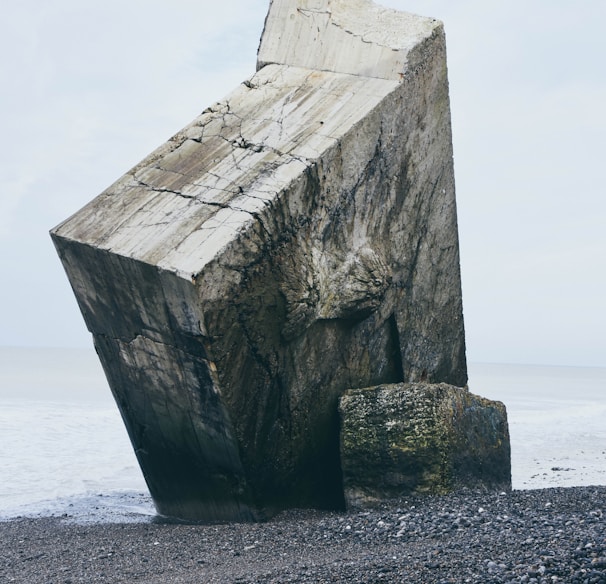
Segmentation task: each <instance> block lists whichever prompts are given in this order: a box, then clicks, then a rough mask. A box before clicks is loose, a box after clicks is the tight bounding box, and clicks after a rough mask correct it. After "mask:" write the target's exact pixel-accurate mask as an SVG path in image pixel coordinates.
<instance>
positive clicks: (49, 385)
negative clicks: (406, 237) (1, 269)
mask: <svg viewBox="0 0 606 584" xmlns="http://www.w3.org/2000/svg"><path fill="white" fill-rule="evenodd" d="M469 388H470V390H471V391H472V392H473V393H476V394H479V395H483V396H484V397H488V398H491V399H498V400H500V401H503V402H504V403H505V405H506V406H507V411H508V418H509V426H510V433H511V445H512V475H513V486H514V488H516V489H532V488H542V487H552V486H582V485H596V484H600V485H604V484H606V424H605V423H604V420H605V419H606V369H603V368H575V367H541V366H524V365H489V364H471V365H470V366H469ZM49 514H52V515H67V516H69V517H74V518H76V519H77V520H79V521H87V520H91V521H98V520H104V521H106V520H110V521H111V520H114V519H115V520H119V521H125V520H131V521H149V520H150V518H151V517H153V515H154V509H153V504H152V503H151V500H150V498H149V494H148V491H147V488H146V485H145V481H144V480H143V476H142V474H141V472H140V470H139V467H138V464H137V461H136V459H135V456H134V454H133V451H132V448H131V446H130V442H129V440H128V437H127V435H126V430H125V429H124V425H123V424H122V420H121V418H120V415H119V413H118V410H117V408H116V406H115V404H114V402H113V398H112V396H111V393H110V391H109V388H108V386H107V383H106V381H105V378H104V376H103V372H102V370H101V367H100V365H99V362H98V360H97V356H96V355H95V353H94V351H93V350H87V349H12V348H0V518H5V519H6V518H9V517H15V516H18V515H24V516H37V515H49Z"/></svg>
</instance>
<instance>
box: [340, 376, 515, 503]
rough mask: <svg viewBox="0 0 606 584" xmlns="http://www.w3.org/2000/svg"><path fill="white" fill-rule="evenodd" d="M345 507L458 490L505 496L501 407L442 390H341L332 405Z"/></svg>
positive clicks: (506, 458)
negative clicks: (335, 410) (334, 406)
mask: <svg viewBox="0 0 606 584" xmlns="http://www.w3.org/2000/svg"><path fill="white" fill-rule="evenodd" d="M339 412H340V416H341V465H342V468H343V485H344V490H345V499H346V501H347V504H348V505H349V506H352V507H360V506H361V507H363V506H366V505H369V504H374V503H376V502H377V501H380V500H383V499H389V498H395V497H400V496H404V495H410V494H444V493H447V492H449V491H452V490H456V489H460V488H463V487H471V488H475V489H477V488H488V489H501V490H502V489H510V488H511V463H510V445H509V430H508V424H507V413H506V410H505V406H504V405H503V404H502V403H500V402H496V401H490V400H487V399H484V398H482V397H478V396H476V395H473V394H472V393H470V392H469V391H468V390H467V389H466V388H462V387H455V386H452V385H448V384H445V383H439V384H431V383H401V384H392V385H380V386H377V387H370V388H364V389H353V390H349V391H346V392H345V393H344V395H343V396H342V397H341V398H340V400H339Z"/></svg>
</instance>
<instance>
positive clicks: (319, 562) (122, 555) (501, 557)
mask: <svg viewBox="0 0 606 584" xmlns="http://www.w3.org/2000/svg"><path fill="white" fill-rule="evenodd" d="M605 512H606V487H603V486H600V487H574V488H556V489H540V490H532V491H512V492H508V493H478V492H469V491H464V492H458V493H454V494H451V495H447V496H443V497H426V498H407V499H402V500H397V501H390V502H389V503H386V504H383V505H381V506H380V507H377V508H374V509H372V510H358V511H349V512H347V513H336V512H320V511H288V512H285V513H282V514H280V515H278V516H276V517H274V518H273V519H272V520H270V521H268V522H265V523H257V524H225V525H183V524H169V523H159V522H157V521H156V522H149V523H101V524H88V523H87V524H83V523H75V522H73V521H72V520H70V518H69V517H62V518H43V519H25V518H22V519H14V520H11V521H7V522H1V523H0V542H1V548H0V549H1V552H0V582H2V583H5V582H27V583H28V584H36V583H44V584H51V583H52V584H73V583H76V582H87V583H90V582H95V583H97V582H112V583H119V582H129V583H130V582H145V583H146V584H154V583H162V584H166V583H177V582H187V583H197V582H200V583H215V582H216V583H223V582H225V583H227V582H230V583H232V582H238V583H245V582H264V583H265V582H266V583H270V582H272V583H277V582H279V583H286V582H314V583H321V582H348V583H358V582H359V583H361V582H364V583H371V582H408V583H416V582H419V583H421V582H422V583H424V584H428V583H440V584H442V583H443V584H445V583H459V582H461V583H463V582H477V583H479V582H481V583H513V582H516V583H518V582H519V583H550V584H551V583H553V582H567V583H580V584H598V583H604V584H606V514H605Z"/></svg>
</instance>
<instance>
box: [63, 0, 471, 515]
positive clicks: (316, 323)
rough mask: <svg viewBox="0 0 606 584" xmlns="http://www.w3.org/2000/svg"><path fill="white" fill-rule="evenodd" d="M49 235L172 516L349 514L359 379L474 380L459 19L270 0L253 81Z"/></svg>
mask: <svg viewBox="0 0 606 584" xmlns="http://www.w3.org/2000/svg"><path fill="white" fill-rule="evenodd" d="M52 237H53V240H54V243H55V246H56V248H57V250H58V253H59V255H60V257H61V260H62V262H63V265H64V267H65V270H66V272H67V275H68V277H69V280H70V282H71V285H72V287H73V290H74V292H75V295H76V298H77V300H78V303H79V306H80V309H81V311H82V314H83V316H84V319H85V321H86V325H87V327H88V329H89V330H90V332H91V333H92V335H93V338H94V343H95V347H96V350H97V352H98V354H99V357H100V359H101V361H102V364H103V367H104V370H105V373H106V375H107V378H108V381H109V384H110V386H111V389H112V392H113V394H114V397H115V399H116V402H117V404H118V406H119V408H120V411H121V414H122V417H123V419H124V422H125V424H126V427H127V429H128V432H129V436H130V439H131V441H132V444H133V447H134V449H135V452H136V455H137V458H138V460H139V463H140V465H141V468H142V470H143V473H144V476H145V478H146V481H147V483H148V485H149V488H150V492H151V494H152V496H153V498H154V501H155V503H156V506H157V508H158V511H159V512H160V513H162V514H165V515H170V516H175V517H180V518H184V519H190V520H249V519H255V518H257V517H259V516H260V514H262V513H264V512H267V511H272V510H275V509H280V508H284V507H289V506H316V507H329V508H338V507H341V506H343V504H344V494H343V481H342V473H341V464H340V452H339V443H340V438H339V425H340V424H339V413H338V400H339V398H340V397H341V396H342V395H343V394H344V392H345V391H346V390H348V389H356V388H366V387H370V386H377V385H381V384H397V383H403V382H421V381H422V382H424V383H428V384H437V383H447V384H451V385H453V386H457V387H464V386H466V383H467V371H466V362H465V342H464V327H463V314H462V301H461V284H460V274H459V245H458V234H457V220H456V206H455V188H454V175H453V160H452V145H451V128H450V110H449V98H448V82H447V70H446V53H445V41H444V31H443V26H442V24H441V23H440V22H439V21H437V20H434V19H431V18H423V17H419V16H414V15H411V14H407V13H401V12H396V11H393V10H388V9H384V8H381V7H379V6H376V5H374V4H373V3H372V2H370V1H368V0H272V2H271V3H270V9H269V14H268V16H267V20H266V23H265V30H264V32H263V36H262V41H261V45H260V48H259V53H258V70H257V72H256V74H254V75H253V76H252V77H251V78H250V79H248V80H247V81H245V82H244V83H242V84H241V85H240V86H238V87H237V88H236V89H235V90H234V91H233V92H232V93H231V94H230V95H228V96H227V97H226V98H225V99H224V100H222V101H221V102H219V103H217V104H215V105H213V106H211V107H210V108H208V109H207V110H205V111H204V112H203V113H202V114H201V115H200V116H199V117H197V118H196V119H195V120H194V121H193V122H192V123H190V124H189V125H188V126H186V127H185V128H184V129H183V130H181V131H180V132H178V133H177V134H175V136H173V137H172V138H171V139H170V140H169V141H168V142H167V143H166V144H164V145H162V146H160V148H158V149H157V150H156V151H155V152H153V153H152V154H150V155H149V156H148V157H147V158H146V159H145V160H143V161H142V162H141V163H140V164H139V165H137V166H136V167H135V168H133V169H132V170H131V171H129V172H128V173H126V174H125V175H124V176H123V177H122V178H120V179H119V180H118V181H117V182H116V183H114V184H113V185H112V186H110V187H109V188H108V189H107V190H106V191H105V192H103V193H102V194H101V195H99V196H98V197H97V198H96V199H94V200H93V201H92V202H90V203H89V204H88V205H87V206H86V207H84V208H83V209H82V210H80V211H79V212H77V213H76V214H75V215H73V216H72V217H70V218H69V219H67V220H66V221H65V222H63V223H62V224H61V225H59V226H58V227H56V228H55V229H54V230H53V231H52Z"/></svg>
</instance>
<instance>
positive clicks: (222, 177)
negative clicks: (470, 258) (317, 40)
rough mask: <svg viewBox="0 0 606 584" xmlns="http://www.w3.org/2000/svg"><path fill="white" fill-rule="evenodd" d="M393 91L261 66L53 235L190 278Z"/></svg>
mask: <svg viewBox="0 0 606 584" xmlns="http://www.w3.org/2000/svg"><path fill="white" fill-rule="evenodd" d="M397 87H398V83H397V82H395V81H389V80H384V79H364V78H361V77H358V76H352V75H344V74H339V73H331V72H325V71H312V70H309V69H302V68H296V67H288V66H283V65H271V66H268V67H265V68H264V69H263V70H262V71H259V72H257V73H256V75H254V76H253V77H252V78H251V79H250V80H248V81H247V82H246V83H243V84H241V85H240V86H239V87H238V88H237V89H236V90H235V91H233V92H232V93H231V94H230V95H229V96H227V97H226V98H225V99H224V100H223V101H222V102H220V103H218V104H215V105H214V106H213V107H211V108H209V109H208V110H206V111H205V112H204V113H202V115H200V116H199V117H198V118H196V119H195V120H194V121H193V122H192V123H191V124H189V125H188V126H187V127H186V128H184V129H183V130H182V131H181V132H179V133H178V134H176V135H175V136H174V137H173V138H172V139H171V140H170V141H169V142H168V143H166V144H164V145H163V146H161V147H160V148H159V149H158V150H156V152H154V153H152V154H151V155H150V156H149V157H147V158H146V159H145V160H144V161H142V162H141V163H140V164H139V165H137V166H136V167H135V168H134V169H132V170H131V171H130V172H128V173H127V174H126V175H125V176H124V177H122V178H121V179H120V180H119V181H117V182H116V183H115V184H114V185H112V186H111V187H110V188H109V189H107V190H106V191H105V192H104V193H102V194H101V195H100V196H99V197H97V198H96V199H95V200H94V201H92V202H91V203H89V204H88V205H87V206H86V207H85V208H84V209H82V210H80V211H79V212H78V213H77V214H76V215H74V216H73V217H71V218H69V219H68V220H66V221H65V222H63V223H62V224H61V225H60V226H58V227H57V228H56V229H55V230H54V232H55V233H56V234H57V235H59V236H61V237H63V238H66V239H69V240H72V241H78V242H81V243H84V244H88V245H90V246H92V247H94V248H98V249H103V250H107V251H111V252H112V253H115V254H119V255H122V256H124V257H128V258H132V259H135V260H139V261H143V262H146V263H148V264H151V265H156V266H158V267H160V268H162V269H164V270H167V271H170V272H174V273H177V274H179V275H181V276H182V277H184V278H185V279H190V277H192V276H194V275H197V274H199V273H200V272H201V271H202V270H203V269H204V266H206V265H207V264H208V263H209V262H211V261H212V260H213V259H214V258H215V257H217V256H218V255H219V254H220V253H221V252H222V250H224V248H225V247H226V246H227V245H229V244H230V242H232V241H233V240H234V238H235V237H236V235H237V234H238V233H240V232H242V231H245V230H246V229H248V228H249V227H250V225H251V224H252V223H253V222H254V221H256V220H257V215H258V214H259V213H260V212H261V211H262V210H263V209H265V208H266V207H269V206H271V204H272V201H274V200H275V199H276V198H277V197H278V196H279V194H280V193H281V192H283V191H284V190H285V189H286V188H287V187H288V185H290V184H291V183H292V182H293V181H296V180H297V179H298V177H300V176H301V173H302V172H303V171H304V170H305V169H306V168H307V167H309V166H311V165H312V164H313V163H314V161H315V160H316V159H317V158H318V157H320V156H322V154H323V153H324V152H325V151H327V150H328V149H330V148H332V147H334V146H335V144H337V143H338V142H339V140H341V139H342V138H343V136H344V135H345V134H347V132H349V131H351V129H352V127H355V126H356V124H359V123H360V121H361V120H363V119H364V118H365V117H366V116H367V115H368V114H369V112H371V111H372V110H373V109H374V108H375V107H377V105H378V104H379V103H380V102H381V100H382V99H384V98H385V97H386V96H387V95H389V94H390V93H391V92H392V91H394V90H395V89H396V88H397ZM373 148H374V145H373Z"/></svg>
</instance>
